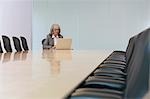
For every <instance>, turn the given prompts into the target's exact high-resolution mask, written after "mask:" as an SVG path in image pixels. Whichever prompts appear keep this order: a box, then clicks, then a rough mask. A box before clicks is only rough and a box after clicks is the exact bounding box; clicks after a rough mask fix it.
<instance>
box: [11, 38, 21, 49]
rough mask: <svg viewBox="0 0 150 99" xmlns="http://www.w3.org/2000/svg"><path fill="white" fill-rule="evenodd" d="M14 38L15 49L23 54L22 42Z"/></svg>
mask: <svg viewBox="0 0 150 99" xmlns="http://www.w3.org/2000/svg"><path fill="white" fill-rule="evenodd" d="M12 38H13V42H14V47H15V49H16V51H17V52H21V51H22V48H21V44H20V40H19V38H17V37H12Z"/></svg>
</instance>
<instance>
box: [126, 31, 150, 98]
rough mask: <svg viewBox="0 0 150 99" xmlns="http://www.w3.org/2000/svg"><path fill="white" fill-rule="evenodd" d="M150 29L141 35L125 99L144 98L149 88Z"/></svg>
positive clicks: (131, 67) (130, 69) (137, 42)
mask: <svg viewBox="0 0 150 99" xmlns="http://www.w3.org/2000/svg"><path fill="white" fill-rule="evenodd" d="M149 56H150V29H147V30H146V31H144V32H142V33H140V34H139V35H138V37H137V40H136V43H135V48H134V51H133V56H132V58H131V59H132V61H131V62H130V63H129V65H131V66H130V68H128V70H127V80H126V82H127V86H126V89H125V98H127V99H135V98H139V99H140V98H142V97H143V96H144V95H145V93H146V92H147V91H148V86H149V67H150V63H149V61H150V60H149Z"/></svg>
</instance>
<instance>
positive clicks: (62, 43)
mask: <svg viewBox="0 0 150 99" xmlns="http://www.w3.org/2000/svg"><path fill="white" fill-rule="evenodd" d="M71 45H72V39H70V38H59V39H57V44H56V50H71Z"/></svg>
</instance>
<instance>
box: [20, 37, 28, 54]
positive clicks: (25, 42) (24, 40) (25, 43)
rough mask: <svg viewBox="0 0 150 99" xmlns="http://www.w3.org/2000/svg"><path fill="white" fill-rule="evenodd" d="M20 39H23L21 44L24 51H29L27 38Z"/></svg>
mask: <svg viewBox="0 0 150 99" xmlns="http://www.w3.org/2000/svg"><path fill="white" fill-rule="evenodd" d="M20 38H21V42H22V47H23V49H24V50H25V51H27V50H29V48H28V44H27V40H26V38H25V37H22V36H21V37H20Z"/></svg>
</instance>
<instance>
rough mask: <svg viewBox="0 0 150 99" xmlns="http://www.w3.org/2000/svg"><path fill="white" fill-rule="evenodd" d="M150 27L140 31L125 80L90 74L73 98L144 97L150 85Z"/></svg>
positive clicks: (121, 98) (120, 98)
mask: <svg viewBox="0 0 150 99" xmlns="http://www.w3.org/2000/svg"><path fill="white" fill-rule="evenodd" d="M149 41H150V29H147V30H146V31H144V32H142V33H140V34H139V35H138V38H137V40H136V43H135V46H134V50H133V52H132V54H133V55H132V57H131V58H130V61H129V64H128V68H127V77H126V78H125V80H121V79H118V78H116V79H109V78H100V77H97V76H93V75H91V76H89V77H88V79H86V80H85V81H84V82H83V83H82V84H81V85H80V86H79V87H78V89H76V90H75V91H74V92H73V94H72V95H71V97H70V98H71V99H86V98H91V99H101V98H102V99H124V98H125V99H128V98H129V99H136V98H139V99H142V98H143V96H144V95H145V94H146V93H147V91H148V87H149V66H150V65H149V64H150V63H149V55H150V49H149V48H150V42H149Z"/></svg>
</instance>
